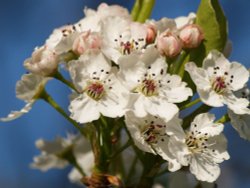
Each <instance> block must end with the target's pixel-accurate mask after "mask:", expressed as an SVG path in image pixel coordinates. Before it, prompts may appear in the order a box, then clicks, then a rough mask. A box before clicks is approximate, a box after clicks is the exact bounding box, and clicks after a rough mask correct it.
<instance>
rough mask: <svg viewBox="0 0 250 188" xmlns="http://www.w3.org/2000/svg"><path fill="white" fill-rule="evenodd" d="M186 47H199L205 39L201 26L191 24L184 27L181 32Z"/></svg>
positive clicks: (180, 35)
mask: <svg viewBox="0 0 250 188" xmlns="http://www.w3.org/2000/svg"><path fill="white" fill-rule="evenodd" d="M179 37H180V39H181V41H182V43H183V47H184V48H197V47H198V46H199V45H200V43H201V41H202V40H203V39H204V35H203V32H202V31H201V29H200V27H199V26H197V25H195V24H191V25H187V26H186V27H184V28H183V29H182V30H181V31H180V34H179Z"/></svg>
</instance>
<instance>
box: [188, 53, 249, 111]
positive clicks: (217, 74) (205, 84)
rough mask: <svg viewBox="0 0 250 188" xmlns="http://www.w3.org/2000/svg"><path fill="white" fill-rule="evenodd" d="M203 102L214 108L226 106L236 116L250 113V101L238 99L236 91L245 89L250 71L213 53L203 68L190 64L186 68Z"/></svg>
mask: <svg viewBox="0 0 250 188" xmlns="http://www.w3.org/2000/svg"><path fill="white" fill-rule="evenodd" d="M185 69H186V71H188V72H189V74H190V76H191V78H192V80H193V82H194V83H195V84H196V87H197V92H198V93H199V95H200V98H201V100H202V101H203V102H204V103H205V104H207V105H209V106H214V107H220V106H223V105H224V104H226V105H227V106H228V108H229V109H230V110H232V111H233V112H234V113H236V114H247V113H249V109H248V105H249V101H248V100H247V99H244V98H237V97H236V96H235V95H234V93H233V92H234V91H237V90H239V89H241V88H243V87H244V85H245V84H246V82H247V81H248V78H249V72H248V70H247V69H246V68H245V67H244V66H243V65H241V64H240V63H237V62H232V63H230V62H229V61H228V60H227V59H226V58H225V57H224V56H223V55H222V54H221V53H220V52H218V51H215V50H214V51H211V52H210V53H209V54H208V56H207V57H206V58H205V59H204V61H203V67H202V68H200V67H197V66H196V65H195V63H193V62H190V63H187V64H186V66H185Z"/></svg>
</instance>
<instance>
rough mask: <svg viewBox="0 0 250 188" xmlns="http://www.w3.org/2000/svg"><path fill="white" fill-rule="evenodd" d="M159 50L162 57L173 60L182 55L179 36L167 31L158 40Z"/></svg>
mask: <svg viewBox="0 0 250 188" xmlns="http://www.w3.org/2000/svg"><path fill="white" fill-rule="evenodd" d="M157 49H158V50H159V52H160V53H161V54H162V55H165V56H166V57H170V58H173V57H175V56H177V55H178V54H180V52H181V50H182V43H181V41H180V40H179V38H178V36H177V35H175V34H174V33H173V32H171V31H170V30H166V31H164V32H163V33H161V34H160V36H159V37H158V38H157Z"/></svg>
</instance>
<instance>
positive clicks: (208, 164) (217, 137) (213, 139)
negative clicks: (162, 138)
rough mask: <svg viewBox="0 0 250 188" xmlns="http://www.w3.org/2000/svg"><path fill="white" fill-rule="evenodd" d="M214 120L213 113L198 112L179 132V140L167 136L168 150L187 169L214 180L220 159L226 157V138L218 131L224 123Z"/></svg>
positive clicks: (197, 175) (220, 130)
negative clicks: (187, 127) (184, 129)
mask: <svg viewBox="0 0 250 188" xmlns="http://www.w3.org/2000/svg"><path fill="white" fill-rule="evenodd" d="M214 120H215V116H214V115H213V114H209V113H203V114H199V115H197V116H196V117H195V118H194V120H193V122H192V123H191V126H190V128H189V129H188V130H186V131H185V133H184V131H183V132H182V137H181V133H180V134H179V136H180V138H179V139H178V140H177V139H175V138H174V137H171V138H170V139H169V145H168V146H169V150H170V152H172V153H173V155H175V157H176V158H177V161H178V162H179V163H181V164H182V165H184V166H187V165H189V166H190V167H189V169H190V172H191V173H192V174H194V175H195V177H196V178H197V179H198V180H200V181H207V182H214V181H215V180H216V179H217V178H218V176H219V175H220V168H219V163H221V162H223V161H224V160H228V159H229V154H228V153H227V151H226V145H227V141H226V138H225V136H224V135H223V134H222V133H221V132H222V131H223V128H224V126H223V124H221V123H214ZM181 138H183V139H184V140H185V141H184V142H183V141H182V139H181Z"/></svg>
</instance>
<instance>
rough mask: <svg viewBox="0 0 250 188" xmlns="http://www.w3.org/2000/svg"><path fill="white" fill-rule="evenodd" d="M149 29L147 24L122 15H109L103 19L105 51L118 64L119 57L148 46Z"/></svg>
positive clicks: (103, 48) (138, 51)
mask: <svg viewBox="0 0 250 188" xmlns="http://www.w3.org/2000/svg"><path fill="white" fill-rule="evenodd" d="M147 32H148V29H147V27H146V26H145V25H143V24H141V23H137V22H131V21H129V20H126V19H123V18H120V17H108V18H107V19H106V20H104V21H103V28H102V34H103V35H102V37H103V46H102V51H103V53H104V54H105V55H106V56H107V57H108V58H110V59H111V60H113V61H114V62H115V63H116V64H117V63H118V59H119V58H120V57H122V56H124V55H129V54H131V53H140V52H142V51H143V50H144V49H145V48H146V41H147Z"/></svg>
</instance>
